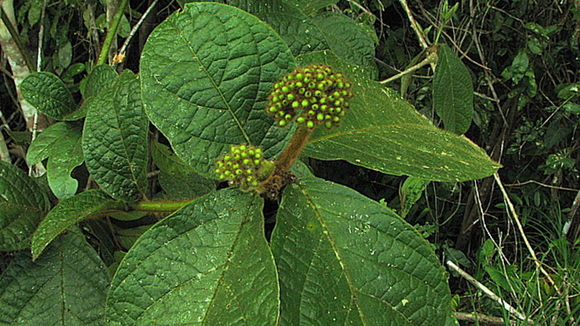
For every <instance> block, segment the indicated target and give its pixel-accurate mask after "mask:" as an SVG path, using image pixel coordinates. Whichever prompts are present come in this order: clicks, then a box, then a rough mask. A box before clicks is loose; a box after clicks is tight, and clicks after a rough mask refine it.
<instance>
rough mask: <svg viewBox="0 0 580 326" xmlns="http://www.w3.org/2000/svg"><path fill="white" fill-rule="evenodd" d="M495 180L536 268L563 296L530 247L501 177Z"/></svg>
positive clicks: (495, 175) (496, 176)
mask: <svg viewBox="0 0 580 326" xmlns="http://www.w3.org/2000/svg"><path fill="white" fill-rule="evenodd" d="M493 178H494V179H495V182H496V183H497V185H498V187H499V189H500V191H501V193H502V195H503V199H504V201H505V203H506V204H507V207H508V208H509V213H510V214H508V215H511V217H512V219H513V220H514V222H515V223H516V225H517V227H518V231H519V232H520V235H521V237H522V239H523V240H524V243H525V244H526V248H528V252H529V253H530V255H531V256H532V260H533V261H534V263H535V264H536V266H537V267H538V269H539V270H540V272H541V273H542V274H544V276H545V277H546V279H547V280H548V281H549V282H550V284H551V285H552V286H553V287H554V289H555V290H556V292H558V294H559V295H560V296H561V295H562V292H561V291H560V288H559V287H558V285H556V282H554V280H553V279H552V277H551V276H550V274H548V272H547V271H546V270H545V269H544V267H543V266H542V263H540V261H539V260H538V257H537V256H536V252H535V251H534V249H533V248H532V246H531V245H530V242H529V241H528V237H527V236H526V234H525V232H524V227H523V226H522V223H521V222H520V218H519V216H518V214H517V213H516V209H515V208H514V205H513V204H512V202H511V200H510V198H509V196H508V194H507V192H506V190H505V188H504V186H503V184H502V183H501V180H500V178H499V175H498V174H497V173H494V174H493Z"/></svg>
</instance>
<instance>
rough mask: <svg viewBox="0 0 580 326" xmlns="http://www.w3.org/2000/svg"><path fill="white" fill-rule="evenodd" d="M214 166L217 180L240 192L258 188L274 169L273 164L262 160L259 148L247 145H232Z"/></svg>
mask: <svg viewBox="0 0 580 326" xmlns="http://www.w3.org/2000/svg"><path fill="white" fill-rule="evenodd" d="M216 164H217V168H216V169H215V173H216V174H217V175H218V178H219V179H220V180H224V181H225V180H227V181H228V183H229V184H230V186H239V187H240V189H242V190H249V189H252V188H256V187H258V185H259V184H260V182H261V181H263V180H265V179H266V178H267V177H268V176H270V174H271V173H272V171H273V169H274V163H273V162H270V161H268V160H266V159H264V157H263V153H262V149H261V148H258V147H253V146H248V145H232V146H231V147H230V152H229V153H228V154H226V155H224V156H223V157H222V158H221V159H220V160H218V161H217V162H216Z"/></svg>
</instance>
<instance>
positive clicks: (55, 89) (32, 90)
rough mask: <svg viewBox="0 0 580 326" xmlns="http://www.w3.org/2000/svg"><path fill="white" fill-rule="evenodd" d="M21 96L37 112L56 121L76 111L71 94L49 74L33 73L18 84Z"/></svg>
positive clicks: (57, 79) (58, 79)
mask: <svg viewBox="0 0 580 326" xmlns="http://www.w3.org/2000/svg"><path fill="white" fill-rule="evenodd" d="M20 89H21V91H22V96H23V97H24V99H26V100H27V101H28V102H29V103H30V104H32V106H34V107H35V108H36V109H37V110H38V111H40V112H42V113H44V114H46V115H47V116H49V117H51V118H53V119H56V120H66V116H67V115H68V114H70V113H72V112H73V111H74V110H75V109H76V103H75V101H74V99H73V97H72V94H71V93H70V92H69V90H68V89H67V88H66V86H65V85H64V83H63V82H62V80H60V78H58V77H57V76H56V75H54V74H52V73H50V72H44V71H42V72H34V73H31V74H30V75H28V77H26V78H25V79H24V80H23V81H22V83H21V84H20Z"/></svg>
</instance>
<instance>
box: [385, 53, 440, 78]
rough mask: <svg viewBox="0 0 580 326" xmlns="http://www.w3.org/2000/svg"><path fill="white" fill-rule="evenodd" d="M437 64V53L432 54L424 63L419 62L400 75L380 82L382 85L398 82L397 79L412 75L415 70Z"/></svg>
mask: <svg viewBox="0 0 580 326" xmlns="http://www.w3.org/2000/svg"><path fill="white" fill-rule="evenodd" d="M435 62H437V53H436V52H432V53H431V54H429V55H428V56H427V57H426V58H425V59H423V61H421V62H419V63H418V64H416V65H414V66H411V67H409V68H407V69H405V70H404V71H401V72H400V73H398V74H396V75H394V76H392V77H389V78H387V79H385V80H383V81H380V83H381V84H387V83H390V82H392V81H393V80H397V79H399V78H401V77H403V76H405V75H407V74H409V73H412V72H413V71H415V70H418V69H420V68H423V67H424V66H426V65H428V64H432V63H435Z"/></svg>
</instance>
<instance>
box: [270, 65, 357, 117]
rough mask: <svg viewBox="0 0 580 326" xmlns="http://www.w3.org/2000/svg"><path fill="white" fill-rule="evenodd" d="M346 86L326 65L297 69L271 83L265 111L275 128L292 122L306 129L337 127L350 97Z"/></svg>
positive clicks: (348, 86) (341, 78)
mask: <svg viewBox="0 0 580 326" xmlns="http://www.w3.org/2000/svg"><path fill="white" fill-rule="evenodd" d="M350 86H351V85H350V83H349V82H348V81H347V80H346V79H345V77H344V75H343V74H342V73H340V72H334V71H333V70H332V68H331V67H329V66H326V65H309V66H305V67H299V68H296V70H294V72H292V73H289V74H287V75H285V76H284V77H283V78H282V79H280V80H279V81H278V82H276V83H275V84H274V89H273V90H272V92H271V93H270V97H269V104H268V106H267V107H266V112H267V113H269V114H271V115H272V116H273V117H274V119H275V120H276V121H277V125H278V126H279V127H285V126H286V125H288V123H289V122H291V121H294V120H295V121H296V122H298V123H300V124H302V123H305V124H306V126H307V127H308V128H314V127H315V126H317V125H320V124H324V125H325V126H326V127H327V128H331V127H333V126H337V125H338V124H339V122H340V120H341V118H342V117H343V116H344V115H345V111H346V110H347V109H348V107H349V103H348V102H349V100H350V99H351V98H352V96H353V94H352V92H351V91H350ZM328 105H332V108H331V109H334V110H329V107H328Z"/></svg>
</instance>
